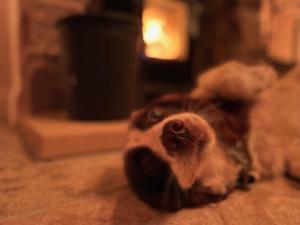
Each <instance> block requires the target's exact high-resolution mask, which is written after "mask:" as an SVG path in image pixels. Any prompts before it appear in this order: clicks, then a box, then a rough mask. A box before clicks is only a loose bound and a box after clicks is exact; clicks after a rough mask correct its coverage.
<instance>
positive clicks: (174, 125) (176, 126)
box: [168, 120, 186, 134]
mask: <svg viewBox="0 0 300 225" xmlns="http://www.w3.org/2000/svg"><path fill="white" fill-rule="evenodd" d="M168 128H169V129H170V132H172V133H174V134H184V133H185V132H186V128H185V127H184V123H183V121H180V120H174V121H171V122H170V124H169V127H168Z"/></svg>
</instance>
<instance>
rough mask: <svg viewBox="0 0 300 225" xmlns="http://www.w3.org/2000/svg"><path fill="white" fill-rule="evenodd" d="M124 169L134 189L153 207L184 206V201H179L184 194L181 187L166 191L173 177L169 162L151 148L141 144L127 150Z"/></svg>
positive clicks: (172, 207) (177, 207)
mask: <svg viewBox="0 0 300 225" xmlns="http://www.w3.org/2000/svg"><path fill="white" fill-rule="evenodd" d="M124 169H125V174H126V176H127V178H128V181H129V185H130V187H131V188H132V190H133V191H134V192H135V193H136V194H137V195H138V197H139V198H140V199H142V200H143V201H145V202H147V203H148V204H149V205H151V206H152V207H155V208H163V209H167V210H177V209H179V208H182V207H183V203H184V201H183V200H180V201H179V199H178V198H183V197H184V196H183V193H181V191H180V190H179V189H176V190H175V189H174V190H173V189H171V190H169V191H170V193H167V194H166V193H165V191H166V190H165V188H166V182H167V181H168V180H170V179H168V178H170V177H171V169H170V166H169V164H168V163H167V162H165V161H163V160H162V159H160V158H159V157H158V156H156V155H155V154H154V153H153V151H152V150H151V149H150V148H148V147H143V146H140V147H136V148H134V149H130V150H129V151H127V153H126V154H125V155H124ZM173 182H177V181H176V180H174V181H173ZM168 185H170V186H171V185H178V184H177V183H172V184H171V183H170V184H168ZM172 191H177V193H172ZM179 192H180V193H179ZM166 197H167V198H166ZM164 198H166V199H164ZM179 203H180V204H179Z"/></svg>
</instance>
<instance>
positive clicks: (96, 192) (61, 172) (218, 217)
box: [0, 126, 300, 225]
mask: <svg viewBox="0 0 300 225" xmlns="http://www.w3.org/2000/svg"><path fill="white" fill-rule="evenodd" d="M121 157H122V152H121V151H114V152H104V153H103V152H102V153H97V154H90V155H84V156H77V157H73V158H65V159H60V160H55V161H37V160H35V159H33V158H31V157H30V156H29V155H28V154H27V152H26V151H25V147H24V145H23V143H22V141H21V140H20V138H19V137H18V134H17V132H16V131H14V130H12V129H9V128H7V127H4V126H0V225H23V224H26V225H34V224H36V225H45V224H49V225H50V224H51V225H56V224H57V225H64V224H66V225H70V224H72V225H77V224H82V225H96V224H99V225H100V224H101V225H106V224H109V225H120V224H121V225H122V224H125V225H127V224H132V225H141V224H155V225H159V224H168V225H175V224H178V225H179V224H180V225H182V224H185V225H189V224H199V225H201V224H211V225H217V224H218V225H219V224H220V225H224V224H228V225H229V224H230V225H235V224H237V225H240V224H243V225H244V224H249V225H250V224H264V225H276V224H278V225H279V224H280V225H281V224H285V225H298V224H300V185H299V184H297V183H293V182H291V181H287V180H285V179H278V180H273V181H267V182H262V183H257V184H255V185H254V187H253V188H252V189H251V190H250V191H248V192H242V191H236V192H234V193H233V194H232V195H230V196H229V198H228V199H226V200H224V201H223V202H221V203H219V204H217V205H211V206H206V207H202V208H197V209H185V210H180V211H179V212H177V213H161V212H158V211H156V210H153V209H150V208H149V207H148V206H146V205H145V204H144V203H142V202H140V201H139V200H138V199H137V198H136V197H135V195H134V194H132V193H131V191H130V190H129V188H128V186H127V184H126V180H125V178H124V175H123V171H122V161H121Z"/></svg>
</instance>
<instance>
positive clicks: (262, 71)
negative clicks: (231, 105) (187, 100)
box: [191, 61, 277, 101]
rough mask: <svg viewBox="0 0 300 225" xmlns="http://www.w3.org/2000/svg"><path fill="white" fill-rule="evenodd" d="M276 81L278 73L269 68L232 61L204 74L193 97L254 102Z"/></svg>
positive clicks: (193, 92)
mask: <svg viewBox="0 0 300 225" xmlns="http://www.w3.org/2000/svg"><path fill="white" fill-rule="evenodd" d="M276 79H277V74H276V72H275V71H274V70H273V69H272V68H271V67H269V66H266V65H261V66H246V65H243V64H241V63H238V62H235V61H231V62H228V63H225V64H223V65H221V66H219V67H217V68H215V69H212V70H209V71H208V72H206V73H204V74H202V75H201V76H200V77H199V78H198V81H197V86H196V88H194V90H193V91H192V93H191V95H192V97H195V98H205V99H207V98H221V99H224V100H229V101H236V100H242V101H252V100H254V99H255V98H256V97H257V95H258V94H259V93H261V92H262V91H263V90H265V89H267V88H268V87H270V86H271V84H272V83H273V82H274V81H275V80H276Z"/></svg>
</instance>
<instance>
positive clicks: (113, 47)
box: [58, 12, 141, 120]
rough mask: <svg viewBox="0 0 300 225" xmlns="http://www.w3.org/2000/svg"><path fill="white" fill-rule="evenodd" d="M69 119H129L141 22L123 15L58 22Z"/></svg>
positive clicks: (109, 13) (135, 77)
mask: <svg viewBox="0 0 300 225" xmlns="http://www.w3.org/2000/svg"><path fill="white" fill-rule="evenodd" d="M58 27H59V29H60V31H61V36H62V47H63V59H64V61H65V65H66V67H67V72H68V86H69V104H68V105H69V107H68V108H69V115H70V117H71V118H72V119H78V120H113V119H123V118H126V117H128V115H129V113H130V111H131V110H132V107H133V104H134V96H135V90H136V80H137V71H138V40H139V37H140V33H141V31H140V28H141V26H140V22H139V20H138V19H137V18H135V17H132V16H130V15H127V14H120V13H111V12H107V13H103V14H101V15H99V16H89V15H78V16H71V17H67V18H65V19H63V20H61V21H60V22H59V23H58Z"/></svg>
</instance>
